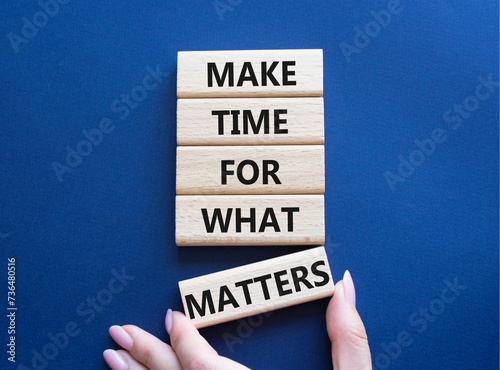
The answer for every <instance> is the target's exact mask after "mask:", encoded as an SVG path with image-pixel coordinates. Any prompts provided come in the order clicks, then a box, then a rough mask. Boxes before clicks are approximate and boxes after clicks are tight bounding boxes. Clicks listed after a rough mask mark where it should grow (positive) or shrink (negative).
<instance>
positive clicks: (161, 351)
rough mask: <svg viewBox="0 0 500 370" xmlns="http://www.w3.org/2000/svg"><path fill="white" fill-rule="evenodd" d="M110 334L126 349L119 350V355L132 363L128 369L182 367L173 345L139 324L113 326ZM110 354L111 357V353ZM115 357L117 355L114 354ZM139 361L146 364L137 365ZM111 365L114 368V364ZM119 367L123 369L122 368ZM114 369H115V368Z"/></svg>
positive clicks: (159, 369) (161, 369)
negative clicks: (138, 325)
mask: <svg viewBox="0 0 500 370" xmlns="http://www.w3.org/2000/svg"><path fill="white" fill-rule="evenodd" d="M109 334H110V335H111V337H113V339H114V340H115V341H116V343H118V344H119V345H120V346H122V347H123V348H124V349H125V350H126V351H118V355H121V356H122V357H123V360H124V361H125V362H127V364H129V365H130V366H129V368H128V369H142V368H145V369H152V370H163V369H169V370H181V369H182V368H181V365H180V362H179V360H178V358H177V356H176V354H175V352H174V351H173V349H172V347H170V346H169V345H168V344H166V343H164V342H162V341H161V340H159V339H158V338H156V337H155V336H154V335H151V334H149V333H148V332H145V331H144V330H142V329H140V328H138V327H137V326H134V325H125V326H123V327H122V326H112V327H111V328H109ZM127 352H128V353H127ZM127 355H128V356H127ZM108 356H109V357H111V355H108ZM113 357H115V356H114V355H113ZM105 359H106V357H105ZM132 360H134V361H132ZM106 362H107V359H106ZM137 363H139V364H142V365H144V366H143V367H142V368H141V367H137V366H138V365H137ZM108 364H109V362H108ZM132 365H134V367H132ZM110 366H111V365H110ZM111 367H112V368H113V366H111ZM118 369H120V370H121V368H118ZM113 370H115V369H114V368H113Z"/></svg>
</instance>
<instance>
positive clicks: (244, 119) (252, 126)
mask: <svg viewBox="0 0 500 370" xmlns="http://www.w3.org/2000/svg"><path fill="white" fill-rule="evenodd" d="M323 143H324V109H323V98H240V99H238V98H233V99H230V98H224V99H179V100H177V145H273V144H274V145H276V144H320V145H321V144H323Z"/></svg>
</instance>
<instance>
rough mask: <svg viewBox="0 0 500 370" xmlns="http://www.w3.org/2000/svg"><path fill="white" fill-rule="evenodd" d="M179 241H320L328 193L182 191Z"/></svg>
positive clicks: (194, 243) (177, 230) (177, 200)
mask: <svg viewBox="0 0 500 370" xmlns="http://www.w3.org/2000/svg"><path fill="white" fill-rule="evenodd" d="M175 215H176V216H175V241H176V243H177V245H178V246H214V245H320V244H323V243H324V242H325V212H324V196H323V195H205V196H201V195H178V196H176V198H175Z"/></svg>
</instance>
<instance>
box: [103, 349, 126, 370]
mask: <svg viewBox="0 0 500 370" xmlns="http://www.w3.org/2000/svg"><path fill="white" fill-rule="evenodd" d="M102 355H103V357H104V360H105V361H106V363H107V364H108V365H109V367H110V368H111V369H112V370H127V369H128V365H127V363H126V362H125V360H124V359H123V358H122V356H120V354H119V353H118V352H116V351H115V350H113V349H107V350H105V351H104V353H103V354H102Z"/></svg>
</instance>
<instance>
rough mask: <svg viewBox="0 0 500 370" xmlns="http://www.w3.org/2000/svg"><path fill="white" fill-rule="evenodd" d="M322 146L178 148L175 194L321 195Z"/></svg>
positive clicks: (322, 181)
mask: <svg viewBox="0 0 500 370" xmlns="http://www.w3.org/2000/svg"><path fill="white" fill-rule="evenodd" d="M324 152H325V148H324V146H323V145H273V146H264V145H262V146H179V147H177V176H176V190H177V194H178V195H181V194H184V195H189V194H191V195H192V194H323V193H324V192H325V163H324V162H325V161H324Z"/></svg>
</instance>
